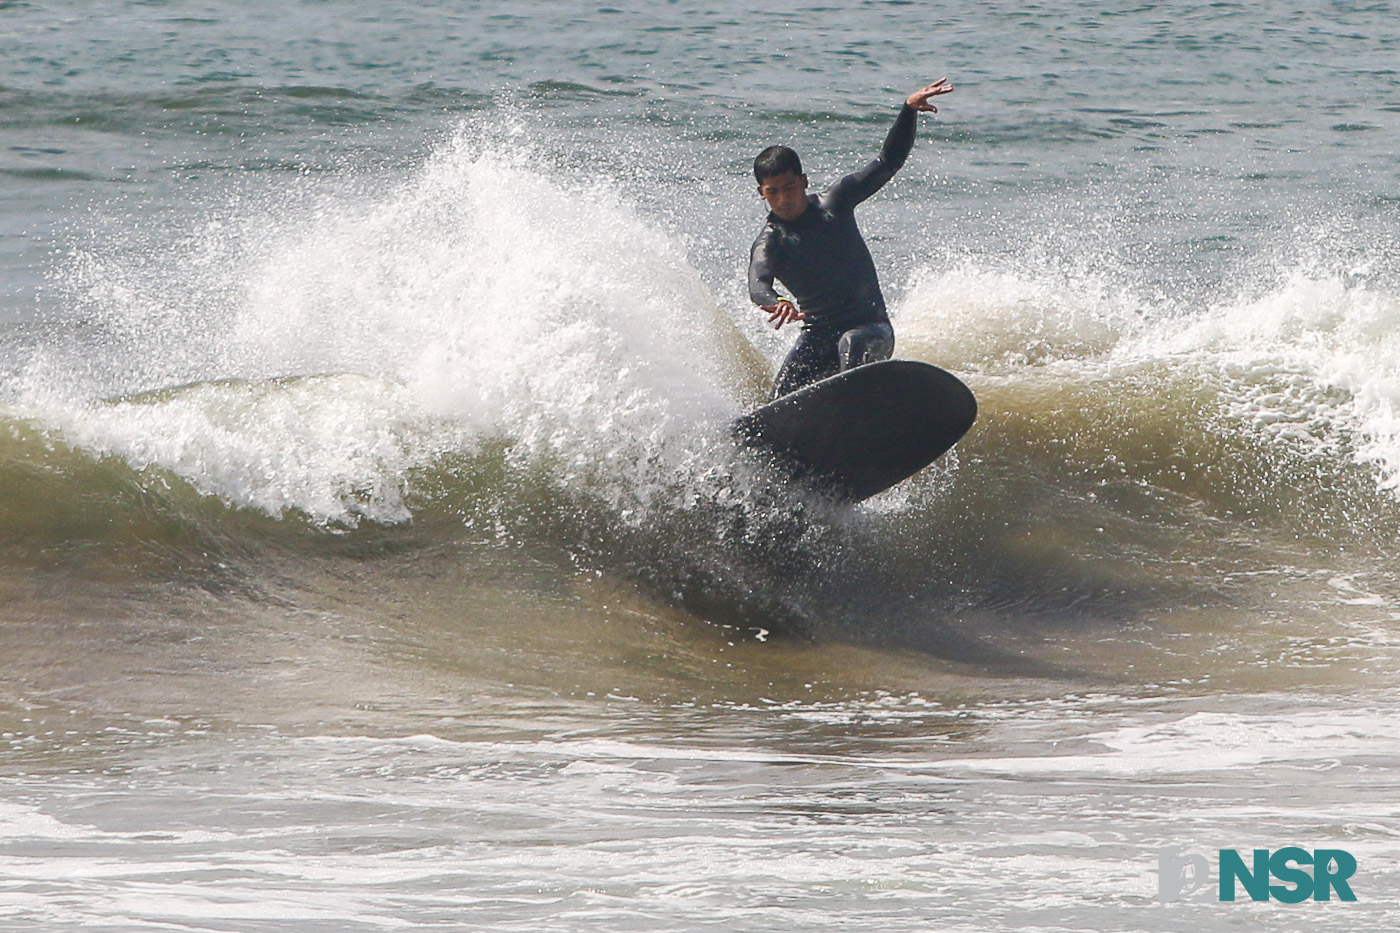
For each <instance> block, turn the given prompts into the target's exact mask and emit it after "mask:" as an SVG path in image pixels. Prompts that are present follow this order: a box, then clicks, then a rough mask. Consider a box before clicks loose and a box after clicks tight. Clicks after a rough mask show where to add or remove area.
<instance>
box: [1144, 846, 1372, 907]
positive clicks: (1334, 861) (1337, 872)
mask: <svg viewBox="0 0 1400 933" xmlns="http://www.w3.org/2000/svg"><path fill="white" fill-rule="evenodd" d="M1253 862H1254V864H1253V867H1252V870H1251V867H1250V866H1246V865H1245V863H1244V859H1243V858H1241V857H1240V854H1239V852H1237V851H1235V850H1234V849H1221V850H1220V864H1219V873H1218V877H1219V878H1220V900H1222V901H1233V900H1234V899H1235V885H1236V882H1238V883H1239V885H1240V886H1241V887H1243V888H1244V889H1245V892H1246V893H1247V894H1249V899H1250V900H1253V901H1267V900H1268V899H1269V898H1270V896H1272V897H1273V898H1274V899H1276V900H1280V901H1283V902H1284V903H1285V904H1297V903H1300V902H1302V901H1305V900H1307V899H1308V898H1312V899H1313V900H1315V901H1330V900H1331V899H1332V892H1333V891H1336V892H1337V898H1338V899H1339V900H1343V901H1354V900H1356V895H1355V894H1353V893H1352V891H1351V885H1349V884H1347V879H1348V878H1350V877H1351V876H1352V875H1354V874H1356V859H1355V858H1353V857H1352V854H1351V853H1350V852H1347V851H1346V850H1345V849H1318V850H1317V851H1316V852H1309V851H1308V850H1307V849H1300V848H1298V847H1297V846H1289V847H1288V848H1285V849H1279V850H1277V851H1276V852H1274V853H1273V854H1272V855H1270V854H1269V850H1268V849H1255V850H1254V859H1253ZM1302 865H1311V866H1312V868H1313V871H1312V874H1308V873H1307V872H1306V871H1304V870H1303V869H1302V868H1301V867H1299V866H1302ZM1271 876H1272V877H1273V878H1274V879H1276V880H1278V881H1280V882H1282V883H1281V884H1270V883H1269V878H1270V877H1271ZM1209 881H1210V866H1209V865H1207V864H1206V857H1205V856H1204V855H1190V854H1186V853H1183V852H1182V850H1181V849H1175V848H1173V849H1158V850H1157V899H1158V900H1159V901H1163V902H1167V901H1181V900H1185V899H1186V898H1188V897H1190V896H1191V895H1192V894H1194V893H1196V891H1197V890H1199V889H1201V888H1202V887H1204V886H1205V885H1206V884H1207V883H1208V882H1209Z"/></svg>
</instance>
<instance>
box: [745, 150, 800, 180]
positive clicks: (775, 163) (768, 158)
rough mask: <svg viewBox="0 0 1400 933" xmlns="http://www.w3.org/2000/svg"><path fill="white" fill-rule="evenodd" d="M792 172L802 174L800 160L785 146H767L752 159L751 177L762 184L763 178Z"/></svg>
mask: <svg viewBox="0 0 1400 933" xmlns="http://www.w3.org/2000/svg"><path fill="white" fill-rule="evenodd" d="M786 172H792V173H793V174H794V175H801V174H802V160H801V159H799V158H798V157H797V153H795V152H793V151H792V150H791V149H789V148H788V147H787V146H769V147H768V148H767V149H765V150H763V151H762V152H760V153H759V154H758V158H756V159H754V160H753V177H754V178H756V179H758V183H759V184H760V185H761V184H763V179H765V178H772V177H773V176H774V175H782V174H784V173H786Z"/></svg>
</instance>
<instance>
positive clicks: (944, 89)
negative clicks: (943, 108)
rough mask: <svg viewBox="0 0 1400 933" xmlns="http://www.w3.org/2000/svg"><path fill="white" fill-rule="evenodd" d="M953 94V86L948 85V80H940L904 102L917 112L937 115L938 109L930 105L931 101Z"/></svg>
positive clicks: (911, 95)
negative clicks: (940, 95) (939, 96)
mask: <svg viewBox="0 0 1400 933" xmlns="http://www.w3.org/2000/svg"><path fill="white" fill-rule="evenodd" d="M952 92H953V86H952V85H951V84H949V83H948V79H947V78H939V79H938V80H937V81H935V82H933V83H932V84H930V85H929V86H928V87H921V88H919V89H918V90H917V91H915V92H914V93H913V94H910V95H909V96H908V97H907V98H906V99H905V101H904V102H905V103H906V104H908V105H909V106H910V107H913V108H914V109H915V110H918V111H922V112H923V113H937V112H938V108H937V107H935V106H934V105H933V104H930V103H929V100H930V99H931V98H934V97H937V96H938V95H939V94H951V93H952Z"/></svg>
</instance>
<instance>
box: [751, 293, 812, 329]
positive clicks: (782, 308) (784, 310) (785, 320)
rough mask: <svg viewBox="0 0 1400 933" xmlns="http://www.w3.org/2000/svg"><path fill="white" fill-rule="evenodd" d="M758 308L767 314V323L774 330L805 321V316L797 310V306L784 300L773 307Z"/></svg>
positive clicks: (760, 306) (763, 306)
mask: <svg viewBox="0 0 1400 933" xmlns="http://www.w3.org/2000/svg"><path fill="white" fill-rule="evenodd" d="M759 308H760V309H762V310H764V311H767V312H768V323H769V324H772V325H773V329H774V330H777V329H778V328H780V327H782V326H783V325H784V324H789V323H791V322H793V321H805V320H807V315H805V314H803V313H802V312H801V311H799V310H797V305H795V304H793V303H792V302H791V301H788V300H787V299H786V298H784V299H783V300H782V301H780V302H778V303H777V304H775V305H759ZM775 321H776V322H777V323H774V322H775Z"/></svg>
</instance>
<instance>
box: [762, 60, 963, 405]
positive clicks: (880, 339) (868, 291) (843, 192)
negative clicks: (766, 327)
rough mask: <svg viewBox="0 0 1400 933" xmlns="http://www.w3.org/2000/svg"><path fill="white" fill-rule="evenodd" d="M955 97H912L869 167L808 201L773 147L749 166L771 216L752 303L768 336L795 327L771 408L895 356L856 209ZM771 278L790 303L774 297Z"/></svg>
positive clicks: (796, 171)
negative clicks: (922, 126) (798, 326)
mask: <svg viewBox="0 0 1400 933" xmlns="http://www.w3.org/2000/svg"><path fill="white" fill-rule="evenodd" d="M952 90H953V86H952V85H951V84H949V83H948V79H947V78H939V79H938V80H937V81H935V82H933V83H932V84H930V85H928V86H927V87H924V88H920V89H919V90H917V91H915V92H914V93H913V94H910V95H909V97H908V98H907V99H906V100H905V102H904V106H903V107H901V108H900V111H899V116H898V117H896V118H895V121H894V126H893V127H892V128H891V129H890V132H889V135H888V136H886V137H885V144H884V145H883V146H882V147H881V148H880V155H879V156H878V157H877V158H876V159H875V161H874V162H871V163H870V164H869V165H867V166H866V167H865V168H863V169H861V170H860V171H858V172H856V173H855V174H853V175H847V176H846V177H845V178H842V179H841V180H840V181H838V182H836V184H834V185H832V186H831V187H830V188H827V189H826V191H824V192H822V193H821V194H808V193H807V176H806V175H804V174H803V173H802V161H801V160H800V159H799V158H798V156H797V153H796V152H793V151H792V150H791V149H789V148H788V147H787V146H770V147H768V148H767V149H765V150H763V151H762V152H760V153H759V154H758V158H756V159H754V163H753V174H754V178H756V179H757V180H758V194H759V197H761V198H763V200H765V201H767V202H768V207H769V208H770V209H771V210H770V212H769V214H768V221H767V223H766V224H765V225H764V227H763V232H762V233H760V234H759V235H758V239H757V240H755V241H754V244H753V250H752V251H751V252H750V254H749V297H750V298H751V299H752V300H753V302H754V304H756V305H758V306H759V307H760V308H761V309H763V310H764V311H766V312H768V322H769V323H770V324H773V325H774V328H775V329H776V328H780V327H782V326H783V325H784V324H787V323H790V322H792V321H801V322H802V332H801V333H800V334H799V335H798V337H797V343H796V344H795V345H794V346H793V348H792V350H791V352H789V353H788V356H787V359H786V360H785V361H784V362H783V366H782V369H780V370H779V371H778V377H777V379H775V380H774V382H773V396H772V397H773V398H778V397H779V396H782V395H786V394H788V393H789V392H794V391H796V390H797V389H800V388H802V387H803V386H805V385H807V384H809V383H812V382H816V381H817V380H819V379H825V378H826V377H828V376H834V375H835V374H836V373H838V372H842V371H844V370H847V369H850V368H851V367H852V366H859V365H861V364H862V363H874V362H877V361H879V360H887V359H889V358H890V355H891V354H892V353H894V330H893V329H892V328H891V327H890V318H889V315H888V314H887V313H886V311H885V298H884V296H883V295H882V294H881V293H880V282H879V280H878V278H877V277H876V274H875V262H874V260H873V259H871V257H870V250H869V248H867V247H866V245H865V240H864V239H863V238H862V237H861V235H860V231H859V230H858V229H857V228H856V220H855V208H856V205H857V204H859V203H861V202H862V201H864V200H865V199H866V198H868V197H870V196H871V195H872V194H874V193H875V192H876V191H879V190H880V188H881V187H882V186H883V185H884V184H885V182H887V181H889V180H890V179H891V178H893V177H894V173H895V172H897V171H899V169H900V167H901V166H903V165H904V160H905V159H906V158H908V157H909V151H910V150H911V149H913V148H914V131H915V122H916V120H917V117H918V114H919V113H920V112H927V113H937V112H938V108H937V107H935V106H933V104H932V103H930V101H931V100H932V99H933V98H934V97H937V96H938V95H940V94H947V93H948V92H950V91H952ZM775 278H777V279H780V280H781V281H782V283H783V285H784V286H785V287H786V288H787V290H788V291H790V292H791V293H792V296H793V297H792V298H786V297H784V296H782V295H779V294H778V292H777V291H775V290H774V288H773V280H774V279H775Z"/></svg>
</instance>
